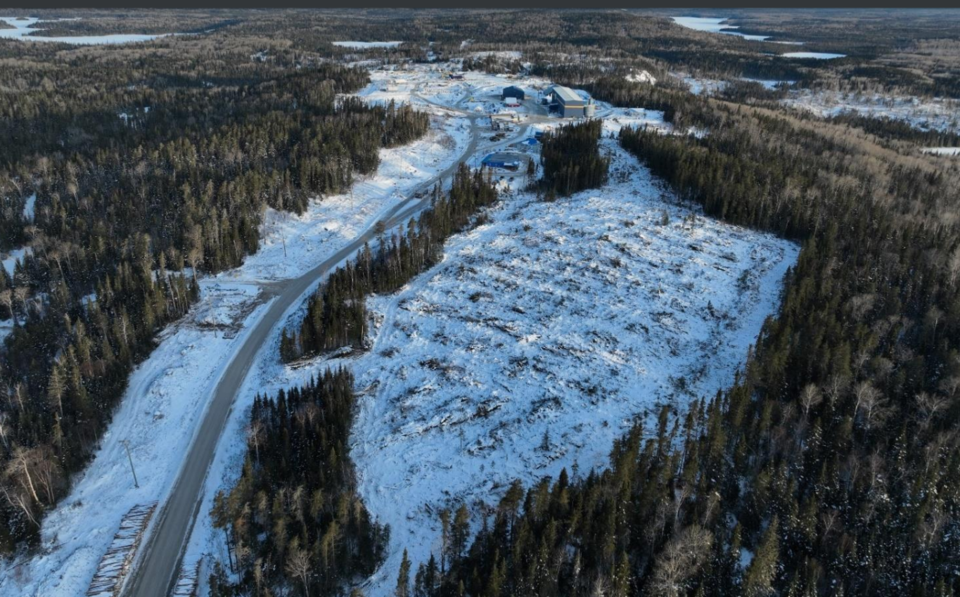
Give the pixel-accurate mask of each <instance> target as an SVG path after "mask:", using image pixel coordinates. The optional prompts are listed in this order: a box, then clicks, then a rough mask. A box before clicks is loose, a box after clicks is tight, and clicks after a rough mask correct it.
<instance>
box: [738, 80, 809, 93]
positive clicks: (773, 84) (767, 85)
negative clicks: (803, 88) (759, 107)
mask: <svg viewBox="0 0 960 597" xmlns="http://www.w3.org/2000/svg"><path fill="white" fill-rule="evenodd" d="M740 80H741V81H747V82H748V83H759V84H760V85H762V86H763V88H764V89H769V90H770V91H773V90H775V89H776V88H777V87H778V86H780V85H793V84H794V83H796V81H791V80H789V79H751V78H750V77H740Z"/></svg>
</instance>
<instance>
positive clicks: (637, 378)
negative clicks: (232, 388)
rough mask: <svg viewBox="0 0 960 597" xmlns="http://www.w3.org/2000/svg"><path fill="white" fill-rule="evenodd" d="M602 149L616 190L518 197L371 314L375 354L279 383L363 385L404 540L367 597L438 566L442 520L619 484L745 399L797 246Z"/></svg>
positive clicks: (369, 454)
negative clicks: (722, 217)
mask: <svg viewBox="0 0 960 597" xmlns="http://www.w3.org/2000/svg"><path fill="white" fill-rule="evenodd" d="M604 150H605V151H608V152H610V153H612V154H613V155H614V166H613V171H614V172H613V175H612V179H613V180H614V181H615V182H613V183H611V184H609V185H608V186H606V187H604V188H603V189H599V190H593V191H586V192H583V193H580V194H578V195H576V196H574V197H571V198H568V199H560V200H558V201H557V202H555V203H539V202H536V200H535V199H534V198H533V197H531V196H530V195H528V194H520V195H508V196H506V197H505V198H504V199H503V201H502V203H501V205H500V206H499V207H498V208H497V209H495V210H493V213H492V214H491V215H492V217H491V221H490V223H488V224H485V225H483V226H481V227H479V228H477V229H475V230H473V231H471V232H468V233H465V234H462V235H459V236H457V237H455V238H453V239H452V240H451V241H450V242H449V243H448V245H447V248H446V257H445V259H444V261H443V262H442V263H441V264H440V265H439V266H437V267H436V268H434V269H433V270H431V271H430V272H428V273H427V274H424V275H423V276H420V277H419V278H417V279H415V280H414V281H413V282H411V283H410V284H409V285H408V286H407V287H406V288H404V289H403V290H402V291H401V292H399V293H397V294H395V295H390V296H381V297H375V298H373V299H371V300H370V301H369V304H368V306H369V307H370V309H371V311H372V312H373V314H374V319H375V321H376V324H377V325H376V330H377V331H376V332H375V333H374V335H373V338H372V342H373V346H372V349H371V350H370V351H369V352H367V353H364V354H363V355H361V356H359V357H356V358H350V357H347V358H343V359H336V360H325V361H324V360H318V361H315V362H313V363H311V364H310V365H308V366H304V367H299V368H283V367H280V366H279V365H277V366H275V367H274V368H273V371H272V373H271V372H270V371H263V379H262V381H261V386H260V387H261V388H264V389H268V391H271V392H272V391H274V390H275V389H278V388H280V387H288V386H291V385H294V384H297V383H302V382H304V381H305V380H307V379H308V378H309V377H310V376H311V375H314V374H316V373H317V372H318V371H319V370H322V369H323V368H325V367H328V366H339V365H344V364H345V365H349V366H351V367H352V369H353V371H354V374H355V375H356V377H357V385H358V389H359V391H360V392H361V398H360V411H359V414H358V418H357V421H356V423H355V427H354V431H353V435H352V444H353V449H352V457H353V459H354V462H355V464H356V466H357V470H358V472H359V477H360V478H359V483H360V492H361V495H362V497H363V499H364V501H365V503H366V505H367V507H368V508H369V509H370V511H371V512H372V513H373V514H374V515H375V516H377V517H378V518H379V519H380V520H381V521H382V522H385V523H388V524H389V525H390V526H391V529H392V533H391V545H390V548H389V556H388V561H387V563H386V564H385V565H384V566H383V567H382V569H381V570H380V571H379V572H378V573H377V574H376V575H375V576H374V578H372V579H371V581H370V584H369V586H366V587H364V589H365V591H366V594H367V595H368V596H369V597H380V596H385V595H388V594H391V591H392V588H393V586H394V583H395V582H396V572H397V568H398V566H399V561H400V555H401V553H402V550H403V549H404V548H406V549H408V550H409V551H410V556H411V559H412V560H413V561H414V563H415V565H416V563H418V562H422V561H425V560H426V559H427V558H428V557H429V554H430V552H431V550H434V551H435V550H436V549H437V547H438V541H439V538H438V537H439V526H438V519H437V511H438V509H439V508H442V507H445V506H451V505H453V506H455V505H456V504H458V503H460V502H467V503H468V504H471V505H472V504H475V503H476V502H478V501H479V502H483V503H486V504H494V503H495V502H496V500H497V499H498V498H499V496H500V495H501V494H502V492H503V491H504V490H505V489H506V487H507V486H508V485H509V483H510V482H511V481H512V480H514V479H517V478H519V479H521V480H523V481H524V482H525V483H527V484H529V483H531V482H533V481H534V480H536V479H539V478H540V477H542V476H545V475H547V476H553V477H555V476H556V475H557V474H559V472H560V470H561V469H562V468H567V469H568V470H571V469H572V468H573V467H574V465H576V466H577V467H578V468H579V470H580V471H581V473H585V472H586V471H587V470H589V469H591V468H594V467H598V466H603V465H604V464H605V463H606V458H607V454H608V451H609V449H610V447H611V446H612V445H613V440H614V439H615V438H617V437H619V436H620V435H622V434H623V433H624V431H625V430H626V429H627V428H628V427H629V426H630V425H631V424H632V423H633V422H634V421H636V420H638V419H643V418H644V417H646V416H648V415H651V414H652V413H655V412H656V409H657V408H658V407H659V406H660V405H662V404H671V405H674V406H676V407H677V408H678V409H681V410H682V409H683V408H684V407H685V405H686V404H687V403H688V402H689V401H690V400H691V399H693V398H696V397H703V396H706V397H709V396H712V395H713V394H714V393H715V392H716V391H717V390H718V389H720V388H724V387H726V386H728V385H729V384H730V383H731V381H732V379H733V374H734V371H735V370H736V369H737V368H738V367H739V366H740V365H741V363H742V362H743V359H744V358H745V356H746V354H747V348H748V346H749V345H750V344H751V343H752V342H754V341H755V339H756V337H757V334H758V332H759V329H760V326H761V324H762V322H763V320H764V318H765V317H766V316H767V315H769V314H770V313H771V312H773V311H774V310H775V307H776V304H777V301H778V296H779V295H778V293H779V288H780V284H781V280H782V278H783V275H784V273H785V272H786V270H787V268H788V267H790V266H791V265H793V263H794V262H795V260H796V257H797V254H798V248H797V247H796V246H795V245H793V244H791V243H789V242H786V241H782V240H778V239H776V238H774V237H772V236H770V235H765V234H760V233H757V232H753V231H749V230H745V229H742V228H737V227H733V226H729V225H725V224H721V223H718V222H716V221H713V220H710V219H708V218H705V217H704V216H703V215H702V214H700V213H699V212H698V210H696V209H691V208H689V207H685V206H681V205H678V204H677V203H676V201H675V200H674V198H673V197H672V195H671V194H670V193H669V192H667V191H665V190H664V189H663V188H662V187H661V186H660V185H659V184H658V182H657V181H655V180H654V179H653V177H652V176H651V175H650V174H649V171H647V170H646V169H645V168H643V167H642V166H640V165H638V164H637V163H636V161H635V160H634V159H633V158H632V157H630V156H628V155H626V154H625V153H624V152H623V151H622V150H620V149H619V147H618V146H617V145H616V143H615V142H614V141H610V140H605V141H604ZM271 375H272V377H270V376H271ZM545 435H549V437H548V438H547V439H546V441H545V440H544V437H545ZM544 443H546V444H547V446H548V447H547V449H545V450H544V449H542V445H543V444H544ZM474 522H477V521H474Z"/></svg>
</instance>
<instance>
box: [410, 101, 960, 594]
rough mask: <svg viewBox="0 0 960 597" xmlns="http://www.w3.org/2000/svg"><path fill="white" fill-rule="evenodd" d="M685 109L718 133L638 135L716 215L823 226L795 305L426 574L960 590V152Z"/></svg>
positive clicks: (744, 114)
mask: <svg viewBox="0 0 960 597" xmlns="http://www.w3.org/2000/svg"><path fill="white" fill-rule="evenodd" d="M638 87H639V86H638ZM644 95H645V94H644V92H643V91H642V90H640V89H638V90H637V93H636V97H637V98H640V97H643V96H644ZM639 105H643V104H642V103H641V104H639ZM644 107H646V106H644ZM676 113H678V114H679V113H680V112H679V110H678V111H677V112H676ZM685 114H687V118H691V117H692V120H687V121H685V122H687V123H688V124H696V125H699V126H706V125H709V126H710V131H711V134H710V135H707V136H704V137H702V138H697V137H694V136H675V135H674V136H665V135H662V134H659V133H657V132H654V131H638V130H631V129H624V130H623V132H622V133H621V136H620V143H621V144H622V145H623V147H624V148H626V149H627V150H628V151H630V152H632V153H633V154H635V155H636V156H637V157H638V159H640V160H641V161H642V162H643V163H644V164H646V165H647V166H648V167H650V168H651V169H652V170H653V172H654V173H655V174H656V175H658V176H660V177H662V178H663V179H665V180H666V181H667V182H668V183H670V185H671V186H672V187H673V188H674V189H675V190H676V191H677V192H678V193H679V195H680V196H681V197H683V198H684V199H686V200H690V201H694V202H696V203H699V204H700V205H702V206H703V208H704V210H705V211H706V212H707V214H709V215H711V216H713V217H717V218H721V219H723V220H726V221H729V222H732V223H736V224H740V225H745V226H750V227H756V228H761V229H765V230H771V231H774V232H776V233H778V234H780V235H783V236H786V237H788V238H793V239H797V240H798V241H800V242H802V243H803V250H802V252H801V256H800V259H799V262H798V264H797V266H796V267H795V268H794V270H793V271H792V272H791V273H790V275H789V277H788V279H787V281H786V287H785V290H784V296H783V303H782V305H781V307H780V310H779V313H778V315H777V317H774V318H770V319H769V320H768V321H767V322H766V324H765V325H764V328H763V331H762V333H761V335H760V338H759V340H758V345H757V347H756V350H755V351H754V353H753V354H752V355H751V356H750V358H749V360H748V362H747V365H746V367H745V370H744V371H743V373H742V375H740V377H739V379H738V381H737V383H736V384H735V385H734V386H733V387H732V388H730V389H728V390H726V391H724V392H721V393H719V394H718V395H717V396H714V397H705V399H704V400H701V401H698V402H695V403H694V404H693V405H692V406H691V407H690V408H689V409H688V410H685V411H682V412H672V411H671V410H670V409H669V408H666V409H664V410H663V411H662V412H661V413H660V419H659V423H658V425H657V426H656V428H653V429H644V428H642V427H639V426H638V427H636V428H635V429H634V431H633V432H631V433H630V434H628V435H627V436H626V437H624V438H623V439H622V440H621V441H619V442H618V443H617V444H616V445H615V446H614V447H613V450H612V451H611V454H610V468H609V469H607V470H605V471H602V472H598V473H595V472H591V473H589V474H588V475H586V476H585V477H581V478H574V479H571V478H570V477H569V476H568V474H567V473H566V472H564V474H562V475H561V476H560V478H558V479H555V480H550V479H545V480H543V481H542V482H541V483H540V484H538V485H536V486H534V487H530V488H527V489H526V491H524V489H523V488H521V487H519V486H515V487H513V488H511V490H510V491H509V492H508V493H507V495H506V497H505V498H504V499H503V501H502V502H501V503H500V506H499V508H498V509H497V510H496V512H495V513H494V514H493V515H491V516H485V517H484V522H483V529H482V530H481V532H480V534H479V535H478V537H477V538H476V540H475V541H474V542H473V543H472V545H471V546H470V547H469V548H468V549H462V550H456V551H454V552H451V553H450V554H449V556H450V557H449V559H448V562H449V563H448V570H447V572H446V573H445V574H440V575H435V574H433V573H430V572H429V571H428V567H427V566H425V567H424V568H423V569H422V570H421V571H420V572H418V576H417V578H420V577H423V578H429V579H430V582H428V583H426V585H424V586H423V587H421V588H418V589H417V592H415V593H413V594H416V595H424V596H433V595H457V594H469V595H490V596H496V595H514V594H531V595H532V594H536V595H594V594H599V593H602V594H605V595H618V596H627V595H660V594H663V595H715V594H743V595H768V594H780V595H812V594H833V595H836V594H848V595H863V594H913V595H920V594H933V595H952V594H954V593H955V592H956V591H957V589H958V586H957V580H956V579H957V571H958V570H960V560H958V554H960V544H958V542H957V538H958V534H957V530H958V519H957V516H956V512H957V508H958V506H960V502H958V500H960V484H958V473H960V468H958V467H960V445H958V444H960V434H958V432H957V417H958V415H960V410H958V409H960V406H958V405H960V403H958V401H957V391H956V390H957V388H958V387H960V384H958V380H960V361H958V359H957V355H958V354H960V351H958V348H960V346H958V344H960V328H958V327H957V321H958V319H957V316H958V315H960V311H958V309H960V302H958V300H957V297H958V296H960V294H958V292H957V291H958V288H957V284H958V281H960V277H958V275H957V272H958V271H960V259H958V248H957V247H958V242H960V241H958V239H960V234H958V232H960V231H958V229H957V219H956V213H955V212H956V204H957V203H956V202H957V199H958V197H957V188H958V182H960V181H958V180H957V176H958V175H957V173H956V171H944V170H942V169H940V168H937V167H936V166H931V165H930V164H929V163H927V162H923V161H920V160H915V159H912V158H907V157H904V156H901V155H899V154H897V153H895V152H893V151H890V150H883V149H881V148H880V147H879V146H877V145H875V144H873V143H871V142H869V141H867V140H864V138H863V136H862V134H860V133H858V132H857V131H855V130H851V129H847V128H845V127H842V126H837V125H835V124H833V125H831V124H821V123H814V122H809V121H803V120H798V119H795V118H792V117H789V116H785V115H782V114H777V113H774V112H771V111H767V110H763V109H751V108H745V107H743V106H737V105H734V104H729V103H725V102H718V101H714V100H700V101H699V102H698V105H696V106H695V108H694V109H690V110H687V111H686V112H685ZM698 114H703V115H704V117H703V119H700V120H698V119H697V117H696V116H695V115H698ZM798 156H802V157H798ZM745 554H748V555H745ZM398 582H401V583H402V582H405V581H404V580H403V579H400V580H399V581H398ZM464 591H465V592H464Z"/></svg>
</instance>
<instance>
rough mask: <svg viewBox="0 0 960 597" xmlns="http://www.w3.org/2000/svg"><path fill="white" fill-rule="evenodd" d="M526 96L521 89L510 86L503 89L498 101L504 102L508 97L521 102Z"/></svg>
mask: <svg viewBox="0 0 960 597" xmlns="http://www.w3.org/2000/svg"><path fill="white" fill-rule="evenodd" d="M526 96H527V94H526V92H524V90H523V89H520V88H519V87H517V86H516V85H511V86H510V87H504V88H503V93H502V94H501V95H500V99H502V100H505V99H507V98H508V97H514V98H517V99H518V100H520V101H521V102H522V101H523V100H524V98H526Z"/></svg>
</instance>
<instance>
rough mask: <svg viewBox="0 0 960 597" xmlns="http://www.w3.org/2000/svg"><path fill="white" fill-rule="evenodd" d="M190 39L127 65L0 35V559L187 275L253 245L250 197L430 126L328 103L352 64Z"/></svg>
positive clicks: (118, 388) (186, 284)
mask: <svg viewBox="0 0 960 597" xmlns="http://www.w3.org/2000/svg"><path fill="white" fill-rule="evenodd" d="M205 43H206V41H205V40H203V39H200V38H190V39H184V40H168V41H165V42H162V43H160V42H158V43H157V44H156V46H142V47H135V48H120V47H118V48H115V51H116V52H117V53H119V54H120V55H127V54H130V53H132V54H133V55H134V56H135V58H133V59H130V60H129V63H127V62H122V61H118V62H117V63H113V64H111V65H110V67H109V68H105V67H104V66H103V62H104V61H107V62H109V61H111V60H113V59H114V58H115V55H114V54H109V53H107V54H103V52H107V50H105V49H103V48H94V49H90V50H84V51H83V52H82V53H70V54H66V55H65V54H64V53H62V52H61V53H57V52H50V51H49V50H48V49H46V48H44V47H40V46H44V44H24V43H21V42H13V43H12V44H8V45H2V46H0V55H5V54H6V53H19V54H21V56H20V57H19V58H18V60H14V61H12V62H11V66H10V68H8V69H3V72H0V86H3V87H4V88H5V89H11V90H17V92H16V93H3V94H0V115H2V116H3V117H0V130H2V131H3V134H4V135H5V139H6V140H7V141H8V142H7V143H4V144H3V146H2V147H0V250H9V249H12V248H18V247H25V248H26V253H25V255H24V256H23V257H22V259H21V260H20V261H21V263H19V264H18V265H17V266H16V268H15V271H14V275H13V276H12V279H11V277H10V276H7V275H6V274H5V273H3V274H0V318H4V319H10V320H12V321H11V323H12V324H13V328H14V329H13V331H12V333H10V335H9V337H8V338H7V339H6V341H5V342H4V345H3V346H2V347H0V440H2V441H0V471H2V475H0V496H2V497H0V553H11V552H12V551H14V550H15V548H16V546H17V545H18V544H19V543H21V542H22V541H25V540H32V539H34V538H36V537H37V536H38V531H39V525H40V522H41V519H42V516H43V514H44V512H45V510H46V509H47V508H49V507H51V506H53V505H54V504H55V503H56V502H57V501H58V500H59V499H60V498H62V497H63V496H64V495H66V492H67V491H68V489H69V479H70V475H71V474H72V473H75V472H77V471H79V470H81V469H82V467H83V466H84V464H85V463H86V462H87V461H88V459H89V458H90V457H91V456H92V454H93V453H94V451H95V450H96V449H97V447H98V442H99V438H100V437H101V434H102V433H103V431H104V429H105V428H106V426H107V424H108V423H109V420H110V417H111V415H112V413H113V410H114V408H115V407H116V405H117V402H118V401H119V400H120V398H121V397H122V395H123V392H124V391H125V388H126V380H127V377H128V375H129V373H130V371H131V370H132V368H133V366H134V365H135V364H136V363H138V362H139V361H141V360H142V359H143V358H145V357H146V356H147V355H148V354H149V353H150V351H151V350H152V348H153V346H154V344H153V337H154V335H155V334H156V333H157V332H158V331H159V330H161V329H163V327H164V326H166V325H168V324H169V323H171V322H173V321H175V320H177V319H178V318H180V317H182V316H183V315H184V314H185V313H186V312H187V311H188V310H189V308H190V306H191V304H193V302H194V301H195V300H196V299H197V298H198V295H199V288H198V286H197V276H198V274H199V273H200V272H217V271H221V270H223V269H227V268H231V267H235V266H238V265H240V264H241V263H242V261H243V259H244V258H245V257H246V255H248V254H250V253H252V252H254V251H256V249H257V247H258V244H259V240H260V238H259V234H260V232H259V227H260V224H261V218H262V214H263V212H264V209H265V207H267V206H271V207H274V208H276V209H281V210H291V211H298V212H299V211H302V210H304V209H305V208H306V206H307V201H308V198H309V197H311V196H316V195H320V196H323V195H324V194H328V193H337V192H340V191H342V190H344V189H345V188H347V186H348V185H349V184H350V183H351V181H352V180H353V177H354V176H355V175H356V174H357V173H370V172H373V171H374V170H375V169H376V167H377V165H378V161H379V150H380V149H381V148H383V147H392V146H396V145H400V144H405V143H408V142H410V141H411V140H413V139H416V138H418V137H419V136H421V135H423V134H424V133H425V132H426V130H427V128H428V126H429V119H428V116H427V115H426V114H422V113H418V112H415V111H413V110H412V109H411V108H410V107H408V106H396V105H394V104H389V105H385V106H369V105H366V104H364V103H363V102H362V101H360V100H358V99H356V98H349V97H347V98H344V97H343V96H342V95H340V94H343V93H348V92H352V91H355V90H357V89H358V88H359V87H360V86H362V85H364V84H366V83H367V82H368V81H369V78H368V76H367V74H366V72H365V71H363V70H361V69H355V68H347V67H343V66H339V65H336V64H332V63H321V62H320V61H319V60H316V59H315V57H314V58H313V59H311V58H309V57H308V56H307V55H305V54H302V53H300V54H297V53H295V52H293V51H290V50H289V49H288V50H287V51H286V52H284V53H282V54H280V57H278V59H277V60H275V61H272V62H270V63H266V64H264V63H261V62H259V61H255V60H252V59H251V53H250V51H249V49H247V48H245V47H244V45H243V43H242V42H241V41H237V42H234V43H236V47H233V46H231V48H230V49H225V50H224V51H222V52H220V53H218V54H217V55H218V60H210V61H207V60H205V59H204V57H205V56H208V51H209V48H208V47H207V46H206V45H205ZM258 43H259V42H258ZM161 48H165V49H168V50H173V51H169V52H164V51H160V49H161ZM279 52H280V50H278V53H279ZM54 81H56V82H54ZM28 201H32V202H33V203H32V210H29V209H25V208H27V206H28ZM30 211H32V214H30V213H28V212H30ZM188 268H189V269H188ZM39 475H44V479H46V481H45V486H46V487H45V490H44V491H39V490H38V489H37V483H38V482H37V479H38V476H39Z"/></svg>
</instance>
